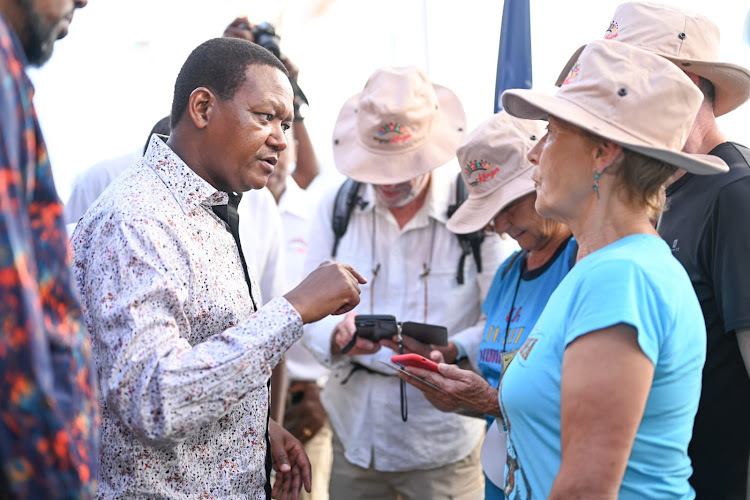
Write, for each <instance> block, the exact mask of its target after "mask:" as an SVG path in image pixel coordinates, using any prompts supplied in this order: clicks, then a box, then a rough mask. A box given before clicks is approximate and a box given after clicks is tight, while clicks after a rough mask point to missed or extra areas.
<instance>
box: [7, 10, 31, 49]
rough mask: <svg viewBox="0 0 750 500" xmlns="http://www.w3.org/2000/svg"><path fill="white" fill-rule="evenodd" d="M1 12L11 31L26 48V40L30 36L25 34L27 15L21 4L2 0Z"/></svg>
mask: <svg viewBox="0 0 750 500" xmlns="http://www.w3.org/2000/svg"><path fill="white" fill-rule="evenodd" d="M0 12H2V14H3V17H4V18H5V22H7V23H8V25H9V26H10V29H12V30H13V32H14V33H15V34H16V36H17V37H18V39H19V40H20V41H21V46H25V42H26V40H25V39H24V38H25V37H27V36H28V34H27V33H25V31H26V29H25V28H26V22H27V20H26V18H27V14H26V13H25V12H24V11H23V9H22V7H21V2H19V1H18V0H0Z"/></svg>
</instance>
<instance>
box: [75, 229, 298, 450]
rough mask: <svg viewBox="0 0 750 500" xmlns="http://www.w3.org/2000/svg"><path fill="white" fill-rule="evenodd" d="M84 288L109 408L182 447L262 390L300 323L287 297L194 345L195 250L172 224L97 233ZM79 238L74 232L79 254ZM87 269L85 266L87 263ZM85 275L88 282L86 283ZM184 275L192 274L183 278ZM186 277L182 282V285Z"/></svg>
mask: <svg viewBox="0 0 750 500" xmlns="http://www.w3.org/2000/svg"><path fill="white" fill-rule="evenodd" d="M87 237H91V241H90V242H89V243H87V244H88V245H89V247H90V248H97V249H99V250H97V255H96V257H95V258H88V259H86V261H87V262H86V263H85V265H86V266H87V268H86V270H85V273H84V274H83V276H84V277H83V278H81V276H82V275H81V274H79V287H81V288H82V294H83V295H84V297H85V305H86V307H87V316H88V318H87V321H89V325H90V327H91V330H92V337H93V339H94V347H95V352H96V353H97V355H98V359H97V361H98V366H99V368H100V371H99V377H100V386H101V391H102V394H103V397H104V399H105V401H106V402H107V405H108V407H109V408H110V409H112V410H113V411H114V412H115V413H117V414H118V415H119V417H120V419H121V420H122V422H123V423H124V424H125V425H126V426H127V428H128V429H129V430H131V431H132V432H133V433H134V434H136V435H137V436H139V437H140V438H141V439H143V440H144V441H146V442H149V443H151V444H153V445H156V446H172V445H176V444H179V443H180V442H181V441H183V440H184V439H185V438H187V437H188V436H189V435H190V434H191V433H193V432H195V431H196V430H197V429H199V428H201V427H203V426H205V425H207V424H208V423H210V422H213V421H215V420H218V419H219V418H221V417H223V416H224V415H226V414H228V412H229V411H230V409H231V407H232V405H234V404H235V403H237V402H238V401H240V400H241V399H243V398H244V397H245V396H246V395H247V394H248V393H249V392H250V391H252V390H254V389H258V388H260V387H264V386H265V385H266V383H267V381H268V379H269V377H270V375H271V370H272V369H273V367H274V366H275V365H276V364H277V363H278V361H279V360H280V359H281V357H282V355H283V353H284V352H285V351H286V350H287V349H288V348H289V347H290V346H291V345H292V344H293V343H294V341H296V340H297V339H299V337H300V336H301V335H302V320H301V318H300V316H299V314H298V313H297V311H296V310H295V309H294V307H293V306H292V305H291V304H290V303H289V302H288V301H287V300H286V299H284V298H283V297H279V298H276V299H274V300H272V301H270V302H269V303H268V304H266V305H265V306H264V307H263V308H262V309H260V310H259V311H258V312H256V313H255V314H253V315H252V316H250V317H249V318H248V319H246V320H245V321H243V322H242V323H240V324H239V325H236V326H234V327H232V328H229V329H227V330H225V331H223V332H221V333H218V334H213V335H210V334H206V338H205V339H203V340H202V341H201V342H200V343H197V344H194V345H191V344H190V343H189V342H188V341H187V340H186V338H185V336H186V334H187V333H188V332H190V335H191V336H192V337H196V336H198V337H200V336H201V335H200V332H195V331H192V330H191V329H192V328H194V327H193V325H192V324H191V322H190V317H189V311H188V310H187V301H188V299H189V287H188V286H187V281H188V280H189V279H190V273H191V272H192V271H191V267H190V265H189V260H188V259H189V255H188V253H187V251H186V250H185V249H184V247H183V246H182V244H181V242H180V241H179V240H178V239H177V237H176V236H175V235H174V234H173V233H172V230H171V229H170V228H169V227H168V226H166V225H165V224H164V223H161V222H159V221H154V220H152V219H143V220H141V219H135V220H128V221H119V222H111V223H107V224H104V225H103V226H102V227H100V228H98V229H97V230H96V231H95V232H94V233H92V234H89V235H88V236H87ZM80 241H81V240H79V239H78V235H76V236H74V245H76V251H77V252H78V251H79V250H81V251H84V250H85V249H81V248H79V247H78V245H79V244H80ZM79 272H80V269H79ZM81 280H82V281H81ZM182 280H184V281H182ZM181 281H182V282H181Z"/></svg>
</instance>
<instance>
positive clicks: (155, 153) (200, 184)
mask: <svg viewBox="0 0 750 500" xmlns="http://www.w3.org/2000/svg"><path fill="white" fill-rule="evenodd" d="M164 139H165V137H164V136H159V135H157V134H154V135H152V136H151V140H150V142H149V144H148V149H147V150H146V154H145V155H144V157H143V160H144V162H145V163H146V165H148V166H149V167H151V168H152V169H153V170H154V172H155V173H156V175H158V176H159V178H160V179H161V180H162V182H164V184H165V185H166V186H167V188H168V189H169V190H170V192H171V193H172V195H173V196H174V197H175V200H177V203H178V204H179V205H180V208H182V210H183V211H184V212H185V213H189V212H192V211H193V210H195V209H196V208H198V207H199V206H200V205H207V206H211V205H226V204H227V201H229V196H228V195H227V193H225V192H224V191H219V190H217V189H216V188H215V187H213V186H212V185H211V184H209V183H208V181H206V180H205V179H203V178H202V177H201V176H199V175H198V174H196V173H195V171H193V170H192V169H191V168H190V167H189V166H188V165H187V164H186V163H185V162H184V161H182V159H180V157H179V156H177V154H176V153H175V152H174V151H172V149H171V148H170V147H169V146H167V143H166V142H165V141H164Z"/></svg>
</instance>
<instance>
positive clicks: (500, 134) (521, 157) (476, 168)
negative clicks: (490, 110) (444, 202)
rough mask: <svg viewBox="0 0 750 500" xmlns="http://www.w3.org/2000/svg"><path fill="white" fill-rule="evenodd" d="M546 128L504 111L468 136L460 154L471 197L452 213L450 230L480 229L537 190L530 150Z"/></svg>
mask: <svg viewBox="0 0 750 500" xmlns="http://www.w3.org/2000/svg"><path fill="white" fill-rule="evenodd" d="M544 134H545V130H544V124H543V122H540V121H536V120H522V119H520V118H516V117H514V116H511V115H509V114H508V113H506V112H504V111H501V112H499V113H497V114H495V115H493V116H492V118H490V119H489V120H487V121H485V122H484V123H482V124H481V125H480V126H479V127H477V128H476V129H474V130H473V131H472V132H470V133H469V134H468V135H467V136H466V137H465V138H464V140H463V141H462V142H461V145H460V146H459V147H458V152H457V153H456V155H457V156H458V162H459V165H460V166H461V172H462V174H463V175H462V176H461V179H463V181H464V182H465V183H466V186H467V187H468V188H469V197H468V198H467V199H466V201H464V202H463V203H462V204H461V206H460V207H458V210H456V212H455V213H454V214H453V215H452V216H451V218H450V219H448V223H447V224H446V226H447V227H448V229H449V230H450V231H453V232H454V233H458V234H464V233H473V232H474V231H478V230H480V229H482V228H483V227H484V226H486V225H487V223H488V222H489V221H490V220H491V219H492V218H493V217H494V216H495V214H497V213H498V212H499V211H500V210H502V209H503V208H505V207H506V206H507V205H508V204H510V203H511V202H513V201H516V200H517V199H519V198H521V197H522V196H525V195H527V194H529V193H533V192H534V181H533V180H532V179H531V172H532V169H533V167H534V165H532V164H531V163H530V162H529V160H528V159H527V157H526V155H527V153H528V152H529V150H530V149H531V148H532V147H534V144H536V142H537V141H538V140H539V139H541V138H542V137H543V136H544Z"/></svg>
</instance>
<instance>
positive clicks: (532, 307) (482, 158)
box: [415, 112, 577, 500]
mask: <svg viewBox="0 0 750 500" xmlns="http://www.w3.org/2000/svg"><path fill="white" fill-rule="evenodd" d="M543 134H544V130H543V129H542V125H541V122H536V123H534V122H529V121H526V120H520V119H518V118H513V117H511V116H510V115H508V114H507V113H504V112H500V113H498V114H496V115H494V116H493V117H492V118H490V119H489V120H487V121H485V122H484V123H482V124H481V125H480V126H479V127H478V128H477V129H475V130H474V131H472V132H471V133H470V134H468V135H467V136H466V138H465V139H464V141H463V142H462V144H461V146H460V147H459V149H458V152H457V157H458V159H459V162H460V164H461V165H462V167H463V173H464V175H463V179H464V181H465V183H466V186H467V188H468V191H469V197H468V199H467V200H466V201H465V202H464V203H463V204H462V205H461V206H460V207H459V208H458V210H457V211H456V212H455V213H454V214H453V215H452V216H451V218H450V219H449V220H448V223H447V226H448V228H449V229H450V230H451V231H454V232H456V233H470V232H474V231H477V230H481V229H482V228H483V227H485V226H486V225H487V224H488V223H489V224H490V227H492V229H494V231H496V232H497V233H500V234H502V233H507V234H508V235H510V237H512V238H513V239H514V240H516V242H517V243H518V245H519V246H520V247H521V250H520V251H518V252H516V253H514V254H513V255H512V256H511V257H509V258H508V259H507V260H506V261H505V262H504V263H503V264H502V265H501V266H500V269H498V271H497V273H496V275H495V279H494V281H493V282H492V286H491V287H490V290H489V293H488V294H487V297H486V298H485V301H484V304H483V305H482V311H483V312H484V314H485V315H486V316H487V321H486V324H485V327H484V331H483V332H481V338H478V334H479V333H480V332H472V333H473V336H474V337H473V338H468V336H464V337H463V338H462V337H460V336H456V337H453V338H452V341H453V342H454V343H455V344H457V345H460V346H461V347H460V349H457V350H461V351H463V352H466V353H467V355H468V356H471V357H472V361H473V364H474V365H475V366H478V368H479V371H480V373H481V374H482V376H481V377H479V376H478V375H476V373H474V372H472V371H470V370H460V369H458V368H457V367H456V368H455V370H456V372H457V373H456V374H455V376H460V377H465V378H466V379H467V380H469V378H470V377H473V378H471V380H472V383H473V385H472V387H471V388H470V389H468V390H467V389H466V388H465V387H461V391H460V393H451V388H452V387H454V386H451V385H443V387H444V389H445V390H446V392H447V394H445V395H444V396H443V398H442V400H441V401H440V402H439V403H438V404H439V405H440V407H441V409H444V410H451V411H455V410H459V409H462V410H470V411H473V412H475V413H479V414H483V415H484V416H485V418H487V422H488V425H489V424H491V423H492V421H493V420H494V418H495V415H496V414H497V411H498V399H497V385H498V382H499V380H500V376H501V374H502V371H503V369H504V367H505V366H507V363H508V361H509V360H510V359H511V358H512V356H513V355H514V353H515V352H516V351H517V350H518V347H520V346H521V345H522V344H523V342H524V341H525V340H526V337H527V336H528V334H529V332H530V331H531V329H532V328H533V326H534V324H535V323H536V320H537V318H538V317H539V314H540V313H541V312H542V309H544V306H545V304H546V303H547V299H548V298H549V296H550V294H551V293H552V291H553V290H554V289H555V288H556V287H557V285H558V284H559V283H560V281H561V280H562V279H563V277H564V276H565V275H566V274H567V273H568V271H569V270H570V266H571V265H572V263H573V262H574V261H575V252H576V248H577V247H576V243H575V240H574V239H573V237H572V235H571V233H570V230H569V229H568V228H567V227H566V226H565V225H564V224H562V223H560V222H557V221H554V220H551V219H547V218H545V217H542V216H541V215H539V214H538V213H537V212H536V210H535V209H534V203H535V201H536V193H535V191H534V181H533V180H532V179H531V170H532V167H533V165H532V164H531V163H529V161H528V160H527V159H526V155H527V153H528V150H529V149H530V148H531V147H533V145H534V144H535V143H536V141H538V140H539V139H540V138H541V137H542V135H543ZM477 344H479V345H478V349H477V348H476V346H477ZM472 346H474V347H472ZM470 351H471V352H470ZM445 382H447V380H442V381H440V382H439V383H440V384H441V385H442V384H443V383H445ZM415 385H416V386H417V387H419V388H420V389H424V387H422V386H420V385H418V384H415ZM482 391H485V392H486V395H485V396H484V397H483V398H471V401H470V403H468V404H467V403H465V402H464V400H465V399H466V398H465V397H464V396H465V395H466V394H467V392H470V393H472V394H476V393H479V392H482ZM426 395H427V396H428V398H434V394H431V393H430V392H429V391H428V392H426ZM433 400H434V399H433ZM489 432H500V431H498V430H497V429H494V428H493V429H490V430H489ZM488 466H492V467H495V468H497V469H499V472H500V473H502V467H504V465H503V464H491V465H490V464H488ZM485 472H486V473H487V477H486V478H485V498H486V499H487V500H502V499H503V498H504V494H503V491H502V484H500V485H499V486H498V485H495V484H494V483H493V479H494V480H497V479H495V475H493V474H492V473H491V472H490V471H488V470H485Z"/></svg>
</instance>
